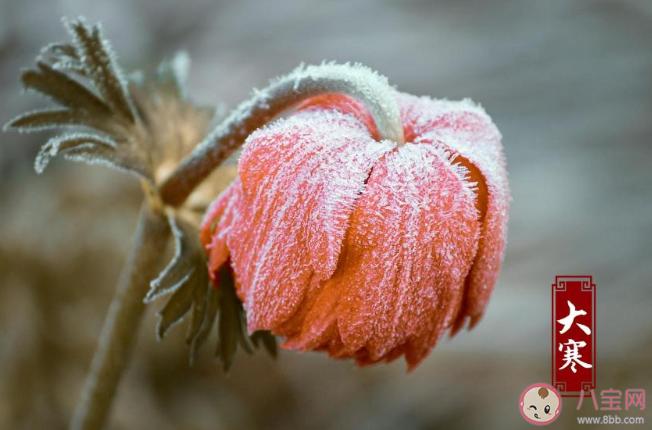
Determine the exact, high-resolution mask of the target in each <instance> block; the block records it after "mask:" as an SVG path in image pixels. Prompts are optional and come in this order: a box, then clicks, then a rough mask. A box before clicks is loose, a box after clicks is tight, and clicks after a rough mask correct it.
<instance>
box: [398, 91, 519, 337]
mask: <svg viewBox="0 0 652 430" xmlns="http://www.w3.org/2000/svg"><path fill="white" fill-rule="evenodd" d="M401 105H402V117H403V121H404V124H405V128H406V135H408V134H409V135H410V136H414V138H415V142H422V143H423V142H428V143H437V144H440V145H443V146H444V147H445V148H447V149H449V150H450V151H452V152H453V153H454V154H456V155H458V158H457V159H458V161H459V162H460V163H461V164H462V165H464V166H465V167H466V168H467V169H468V170H469V172H470V175H469V180H470V181H474V182H477V183H478V202H477V206H478V210H479V212H480V214H481V217H482V218H481V220H482V233H481V236H480V243H479V247H478V253H477V256H476V258H475V263H474V265H473V267H472V269H471V271H470V273H469V277H468V280H467V287H466V289H465V297H464V303H463V308H462V310H461V312H460V314H459V316H458V318H457V321H456V322H455V324H454V326H453V330H452V331H453V333H455V332H456V331H457V330H459V329H460V328H461V327H462V326H464V324H465V322H466V320H467V318H468V319H470V326H471V327H473V326H474V325H475V324H476V323H477V322H478V321H479V319H480V318H481V317H482V314H483V313H484V309H485V307H486V305H487V302H488V300H489V296H490V295H491V292H492V291H493V288H494V284H495V283H496V279H497V277H498V273H499V272H500V266H501V264H502V259H503V255H504V248H505V239H506V233H507V218H508V210H509V200H510V192H509V184H508V181H507V170H506V162H505V156H504V154H503V147H502V144H501V135H500V132H499V131H498V129H497V128H496V126H495V125H494V124H493V122H492V121H491V118H489V116H488V115H487V114H486V113H485V112H484V110H483V109H482V108H481V107H479V106H477V105H475V104H473V103H472V102H471V101H469V100H464V101H461V102H450V101H446V100H432V99H430V98H427V97H414V96H409V95H401Z"/></svg>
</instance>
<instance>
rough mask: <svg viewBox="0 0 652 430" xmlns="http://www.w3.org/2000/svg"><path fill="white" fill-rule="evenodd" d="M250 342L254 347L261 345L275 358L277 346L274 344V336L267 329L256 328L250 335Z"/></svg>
mask: <svg viewBox="0 0 652 430" xmlns="http://www.w3.org/2000/svg"><path fill="white" fill-rule="evenodd" d="M251 342H252V343H253V344H254V346H255V347H256V348H258V347H260V346H261V344H262V346H263V347H264V348H265V349H266V350H267V352H268V353H269V355H271V356H272V357H274V358H276V356H277V354H278V347H277V345H276V337H274V335H273V334H272V333H270V332H269V331H267V330H258V331H257V332H254V333H253V334H252V335H251Z"/></svg>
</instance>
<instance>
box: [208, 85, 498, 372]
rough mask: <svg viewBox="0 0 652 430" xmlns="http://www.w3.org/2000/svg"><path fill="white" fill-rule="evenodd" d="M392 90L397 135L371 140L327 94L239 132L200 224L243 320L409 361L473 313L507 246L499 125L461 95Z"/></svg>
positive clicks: (330, 346) (341, 350)
mask: <svg viewBox="0 0 652 430" xmlns="http://www.w3.org/2000/svg"><path fill="white" fill-rule="evenodd" d="M397 97H398V100H399V104H400V106H401V116H402V121H403V124H404V125H405V127H406V130H407V131H408V132H409V133H410V136H411V137H412V138H413V139H414V140H413V142H412V143H410V144H407V145H403V146H397V145H396V144H395V143H392V142H389V141H382V142H376V141H374V140H373V139H371V136H370V134H369V130H368V129H367V127H366V126H365V124H363V123H362V122H361V121H360V120H358V119H357V117H356V116H354V115H351V114H349V113H347V110H346V109H340V108H337V109H333V110H330V109H328V106H327V105H319V107H317V108H311V109H309V110H304V111H299V112H297V113H295V114H293V115H291V116H289V117H287V118H283V119H280V120H278V121H275V122H273V123H271V124H269V125H267V126H265V127H263V128H261V129H259V130H257V131H256V132H254V133H252V134H251V135H250V136H249V138H248V139H247V141H246V143H245V148H244V151H243V153H242V156H241V159H240V163H239V181H236V183H234V185H232V187H231V188H229V190H228V191H227V192H225V193H224V194H223V195H222V196H221V197H220V198H219V199H218V201H217V202H216V203H215V204H214V205H213V206H212V207H211V210H210V215H209V216H208V217H207V219H206V220H205V225H206V226H210V230H211V231H212V229H213V228H215V232H214V236H213V241H212V243H211V245H210V246H209V252H210V254H211V258H215V260H216V262H217V263H218V264H220V265H221V264H223V262H224V261H225V259H226V258H227V257H226V255H228V254H227V252H228V253H230V258H231V263H232V265H233V268H234V270H235V273H236V276H237V279H238V283H239V289H238V294H239V295H240V297H241V298H242V299H243V300H244V303H245V309H246V311H247V317H248V324H249V330H250V331H251V330H255V329H271V330H274V331H275V333H277V334H280V335H283V336H286V339H287V340H286V343H285V347H287V348H294V349H301V350H308V349H327V350H328V351H329V353H330V354H331V355H333V356H336V357H350V356H353V357H355V358H356V360H357V361H358V362H359V363H361V364H369V363H374V362H377V361H381V360H391V359H393V358H396V357H397V356H398V355H405V357H406V360H407V362H408V364H409V366H410V367H414V366H415V365H416V364H417V363H419V362H420V361H421V360H422V359H423V358H424V357H425V356H426V355H427V354H428V352H429V351H430V349H431V348H432V347H433V346H434V345H435V343H436V342H437V340H438V338H439V337H440V336H441V334H442V333H443V332H444V331H445V330H447V329H448V328H450V327H452V326H453V327H455V326H456V324H457V322H458V321H459V320H460V318H461V320H462V321H464V319H465V318H467V317H470V318H472V320H477V317H478V315H480V314H481V312H482V310H483V308H484V305H485V304H486V298H487V297H488V294H489V293H488V292H490V290H491V286H493V282H494V281H495V277H496V276H497V271H498V266H497V265H496V264H495V263H496V258H497V257H496V256H500V255H501V254H502V250H503V248H504V225H505V222H506V220H505V214H504V211H503V210H501V209H506V204H507V201H508V188H507V183H506V176H505V175H504V160H503V154H502V146H501V144H500V134H499V133H498V132H497V130H496V128H495V126H494V125H493V123H491V120H490V119H489V117H488V116H487V115H486V113H485V112H484V111H483V110H482V109H481V108H480V107H478V106H476V105H475V104H473V103H472V102H470V101H463V102H449V101H435V100H432V99H429V98H416V97H411V96H406V95H398V96H397ZM478 172H482V175H481V174H480V173H478ZM486 172H494V174H495V175H493V176H492V175H491V174H489V173H486ZM501 175H502V177H504V179H505V180H504V181H503V180H502V179H501ZM487 187H488V188H489V190H490V191H492V192H493V194H489V200H490V201H493V203H491V204H490V206H489V208H488V209H487V210H488V211H491V210H494V209H498V210H497V211H496V212H495V213H493V214H487V216H486V217H483V214H484V212H481V211H480V209H479V208H480V207H481V206H482V205H481V204H479V203H478V202H479V201H480V200H483V199H486V198H487V194H486V191H484V190H485V188H487ZM217 218H219V222H215V220H216V219H217ZM215 224H216V225H215ZM225 245H226V247H225ZM227 247H228V250H227ZM211 268H212V270H215V267H213V266H211ZM480 286H482V287H480ZM487 286H488V287H487Z"/></svg>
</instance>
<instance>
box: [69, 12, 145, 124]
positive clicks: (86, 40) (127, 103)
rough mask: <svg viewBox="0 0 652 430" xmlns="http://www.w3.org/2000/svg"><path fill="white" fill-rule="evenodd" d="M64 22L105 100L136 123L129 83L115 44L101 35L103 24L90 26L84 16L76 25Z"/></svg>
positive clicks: (82, 60)
mask: <svg viewBox="0 0 652 430" xmlns="http://www.w3.org/2000/svg"><path fill="white" fill-rule="evenodd" d="M64 23H65V24H66V25H67V27H68V30H69V32H70V34H71V35H72V37H73V44H74V46H75V49H76V52H77V53H78V55H79V59H80V61H81V62H82V63H83V64H84V66H85V69H86V72H87V74H88V75H89V76H90V77H91V79H92V80H93V83H94V84H95V86H96V87H97V89H98V91H99V92H100V94H101V95H102V97H103V98H104V99H105V100H106V101H107V103H108V104H109V106H111V108H112V109H113V110H114V111H116V112H118V113H120V114H121V115H123V116H124V117H125V118H126V119H127V120H128V121H130V122H134V121H135V120H136V114H135V111H134V108H133V106H132V103H131V100H130V98H129V95H128V93H127V83H126V80H125V79H124V76H123V74H122V70H121V69H120V68H119V67H117V66H116V63H117V62H116V59H115V54H114V53H113V50H112V49H111V45H110V44H109V42H108V40H106V39H104V38H102V36H101V34H100V33H101V29H100V25H99V24H97V25H95V26H89V25H87V24H86V22H85V20H84V19H83V18H81V17H80V18H78V19H77V20H75V21H72V22H66V21H65V20H64Z"/></svg>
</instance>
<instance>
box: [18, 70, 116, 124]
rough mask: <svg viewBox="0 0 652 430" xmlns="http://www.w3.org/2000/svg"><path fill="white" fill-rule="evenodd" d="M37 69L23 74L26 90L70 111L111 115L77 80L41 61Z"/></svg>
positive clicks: (99, 100) (101, 102) (22, 79)
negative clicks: (34, 92)
mask: <svg viewBox="0 0 652 430" xmlns="http://www.w3.org/2000/svg"><path fill="white" fill-rule="evenodd" d="M36 67H37V69H36V70H35V69H28V70H25V71H24V72H23V73H22V75H21V77H20V78H21V81H22V83H23V85H24V86H25V88H30V89H33V90H35V91H38V92H40V93H42V94H45V95H47V96H50V97H52V99H54V100H55V101H57V102H59V103H61V104H62V105H63V106H66V107H68V108H70V109H74V110H86V111H88V112H89V113H92V114H96V115H109V114H110V112H111V110H110V108H109V106H107V104H106V103H104V102H103V101H102V99H100V98H99V97H98V96H96V95H95V93H93V92H92V91H91V90H89V89H88V88H86V87H85V86H84V85H82V84H81V83H79V82H78V81H76V80H75V79H72V78H71V77H69V76H67V75H66V74H65V73H63V72H61V71H59V70H55V69H53V68H52V67H50V66H49V65H48V64H46V63H43V62H41V61H39V62H37V63H36Z"/></svg>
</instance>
